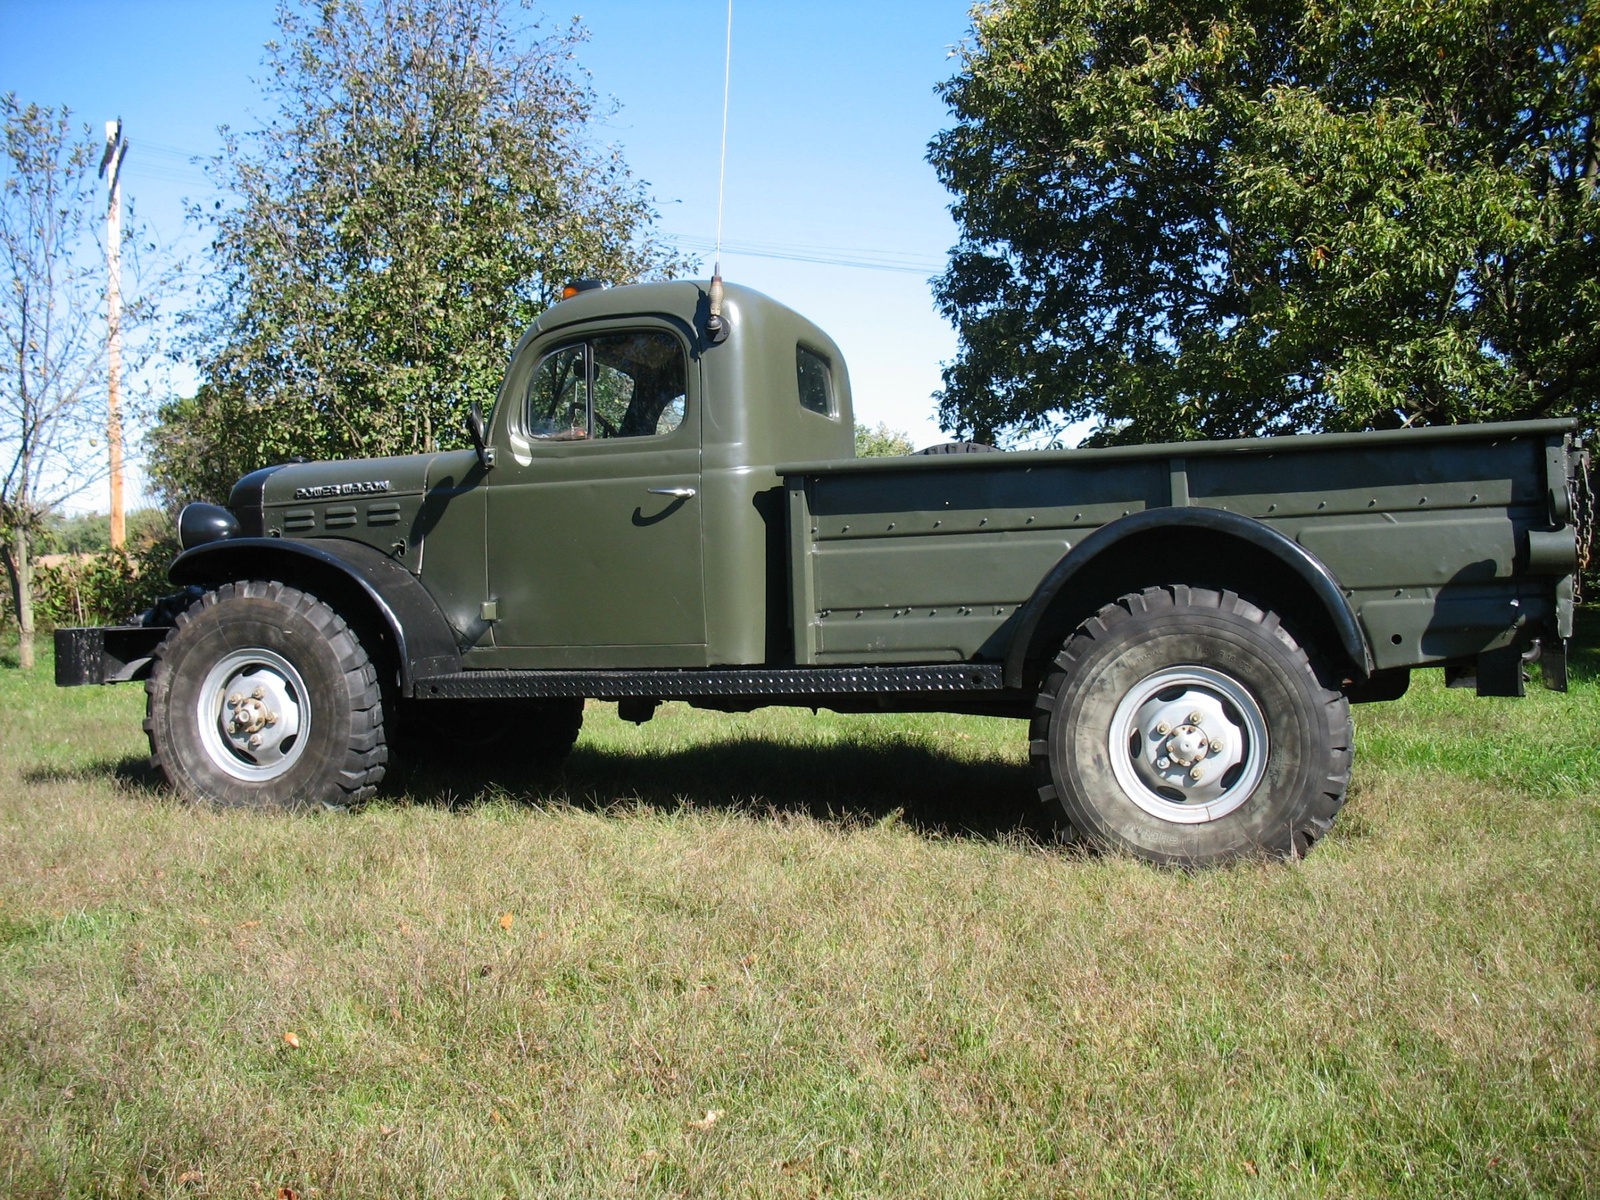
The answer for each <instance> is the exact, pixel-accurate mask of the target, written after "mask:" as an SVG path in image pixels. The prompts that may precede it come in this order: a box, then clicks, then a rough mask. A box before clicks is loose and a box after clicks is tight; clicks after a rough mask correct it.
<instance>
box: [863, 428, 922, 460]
mask: <svg viewBox="0 0 1600 1200" xmlns="http://www.w3.org/2000/svg"><path fill="white" fill-rule="evenodd" d="M915 452H916V447H915V446H913V445H912V444H911V435H910V434H908V433H902V432H901V431H900V430H898V429H890V428H889V427H888V426H887V425H886V424H884V423H883V422H882V421H879V422H878V423H877V424H876V425H872V426H868V425H857V426H856V457H857V458H898V457H899V456H900V455H902V454H913V453H915Z"/></svg>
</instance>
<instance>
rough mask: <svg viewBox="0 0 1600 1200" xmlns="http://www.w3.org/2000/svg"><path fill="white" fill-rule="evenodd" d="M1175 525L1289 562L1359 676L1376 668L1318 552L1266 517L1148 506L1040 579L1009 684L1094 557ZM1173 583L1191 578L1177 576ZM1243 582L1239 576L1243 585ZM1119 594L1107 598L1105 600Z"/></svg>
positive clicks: (1015, 648)
mask: <svg viewBox="0 0 1600 1200" xmlns="http://www.w3.org/2000/svg"><path fill="white" fill-rule="evenodd" d="M1173 529H1190V530H1195V529H1200V530H1205V531H1207V532H1209V533H1213V534H1220V535H1222V536H1224V537H1227V538H1230V539H1233V540H1234V541H1236V542H1238V543H1239V544H1241V545H1242V546H1245V547H1248V548H1250V549H1251V550H1252V551H1253V552H1255V553H1257V554H1265V555H1269V556H1271V557H1272V558H1274V559H1276V560H1277V561H1278V562H1280V563H1281V564H1282V565H1283V566H1285V567H1287V568H1288V569H1289V570H1290V571H1291V572H1293V574H1294V575H1295V577H1296V578H1298V579H1299V581H1300V582H1301V583H1302V584H1303V585H1304V586H1305V588H1306V589H1307V590H1308V591H1309V592H1310V594H1311V595H1312V596H1314V597H1315V598H1316V601H1317V602H1318V603H1319V604H1320V605H1321V607H1322V609H1323V610H1324V612H1325V613H1326V614H1327V617H1328V620H1329V622H1330V623H1331V625H1332V627H1333V630H1334V632H1335V634H1336V635H1337V637H1338V640H1339V644H1340V648H1341V649H1342V650H1343V651H1344V654H1345V656H1346V657H1347V658H1348V659H1349V661H1350V665H1351V667H1352V669H1353V670H1354V671H1355V672H1356V674H1357V676H1358V677H1359V678H1361V679H1366V678H1368V677H1369V676H1370V675H1371V674H1372V671H1373V662H1372V648H1371V647H1370V646H1369V645H1368V644H1367V636H1366V633H1365V632H1364V631H1363V630H1362V628H1361V623H1360V621H1359V620H1357V618H1356V614H1355V612H1354V611H1353V610H1352V609H1351V607H1350V604H1349V601H1348V600H1347V599H1346V598H1345V594H1344V591H1343V589H1342V588H1340V586H1339V581H1338V580H1337V579H1335V578H1334V576H1333V572H1331V571H1330V570H1328V568H1327V566H1326V565H1325V564H1324V563H1323V562H1322V560H1321V559H1319V558H1317V556H1316V555H1314V554H1312V553H1311V552H1310V551H1309V550H1307V549H1306V548H1305V547H1304V546H1302V545H1300V544H1299V543H1298V542H1296V541H1294V540H1293V539H1291V538H1288V537H1285V536H1284V535H1283V534H1282V533H1280V532H1278V530H1276V529H1274V528H1272V526H1270V525H1267V524H1265V523H1264V522H1261V521H1257V520H1254V519H1252V518H1250V517H1245V516H1241V515H1239V514H1238V513H1231V512H1227V511H1225V510H1223V509H1217V508H1198V507H1175V508H1149V509H1145V510H1144V511H1143V512H1136V513H1132V514H1131V515H1129V516H1126V517H1122V518H1119V519H1118V520H1115V521H1112V522H1111V523H1110V524H1108V525H1102V526H1101V527H1100V528H1099V529H1097V530H1095V531H1094V532H1093V533H1091V534H1090V535H1089V536H1088V537H1086V538H1084V539H1083V541H1081V542H1079V543H1078V544H1077V545H1076V546H1074V547H1073V548H1072V549H1071V550H1070V551H1069V552H1068V553H1067V554H1066V556H1065V557H1064V558H1062V559H1061V561H1060V562H1058V563H1057V564H1056V565H1055V566H1054V567H1053V568H1052V569H1051V570H1050V572H1049V574H1047V575H1046V576H1045V577H1044V579H1043V580H1042V581H1041V582H1040V584H1039V586H1038V587H1037V588H1036V589H1035V590H1034V593H1033V596H1032V597H1031V598H1030V599H1029V600H1028V602H1027V603H1026V604H1025V605H1023V607H1022V611H1021V613H1020V614H1019V616H1018V621H1017V630H1016V634H1015V636H1014V637H1013V638H1012V640H1011V645H1010V647H1009V648H1008V649H1007V651H1006V662H1005V676H1004V678H1005V683H1006V686H1007V687H1013V688H1015V687H1021V686H1022V683H1023V675H1024V672H1025V664H1026V663H1027V661H1028V659H1029V657H1030V656H1033V655H1034V654H1035V652H1036V650H1037V649H1038V648H1037V647H1036V646H1035V645H1034V643H1035V641H1036V640H1037V638H1038V637H1039V634H1040V626H1041V625H1042V623H1043V622H1044V620H1045V618H1046V617H1047V616H1048V614H1049V613H1050V610H1051V609H1052V608H1053V607H1054V605H1055V604H1056V602H1057V600H1058V599H1060V598H1061V597H1062V594H1063V592H1064V590H1065V589H1066V587H1067V586H1068V584H1070V583H1071V582H1072V581H1073V580H1074V579H1075V578H1077V577H1078V576H1079V575H1080V573H1082V572H1084V571H1086V570H1088V571H1090V572H1091V574H1092V568H1093V565H1094V563H1095V560H1096V559H1098V558H1100V557H1101V556H1102V555H1104V554H1106V553H1108V552H1109V551H1111V550H1113V549H1115V548H1116V547H1119V546H1121V547H1124V548H1126V546H1127V543H1128V542H1129V541H1130V540H1131V539H1135V538H1140V537H1147V536H1151V535H1157V534H1160V533H1162V532H1164V531H1168V530H1173ZM1170 582H1172V583H1184V582H1188V581H1186V580H1183V579H1173V580H1171V581H1170ZM1243 582H1244V581H1242V580H1241V581H1240V583H1241V584H1243ZM1111 599H1115V597H1107V600H1111Z"/></svg>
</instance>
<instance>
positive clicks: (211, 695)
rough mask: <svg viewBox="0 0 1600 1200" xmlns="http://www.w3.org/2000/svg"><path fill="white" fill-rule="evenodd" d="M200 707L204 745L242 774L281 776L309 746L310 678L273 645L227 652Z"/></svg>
mask: <svg viewBox="0 0 1600 1200" xmlns="http://www.w3.org/2000/svg"><path fill="white" fill-rule="evenodd" d="M198 706H199V708H198V712H197V713H196V716H197V719H198V724H199V728H200V741H201V745H202V746H203V747H204V749H205V751H206V754H207V756H208V757H209V758H210V759H211V761H212V762H213V763H215V764H216V765H217V766H218V767H220V768H221V769H222V770H223V771H226V772H227V773H228V774H229V775H232V776H234V777H235V778H236V779H245V780H252V781H260V780H267V779H275V778H277V777H278V776H279V775H282V774H283V773H284V772H285V771H287V770H288V769H289V768H290V767H291V766H293V765H294V763H295V761H296V760H297V759H298V758H299V757H300V753H301V751H302V750H304V748H305V744H306V738H305V734H306V733H307V732H308V731H309V727H310V719H311V710H310V706H309V703H308V697H307V689H306V685H305V681H304V680H303V679H302V678H301V677H300V672H299V671H298V670H296V669H295V667H294V664H292V663H290V662H289V661H288V660H287V659H285V658H284V657H283V656H282V655H279V654H276V653H274V652H272V651H270V650H262V649H252V650H238V651H234V652H233V653H231V654H229V655H227V656H226V657H224V658H223V659H222V660H221V661H219V662H218V663H217V664H216V666H214V667H212V668H211V670H210V671H209V672H208V673H207V675H206V679H205V683H204V684H203V685H202V687H201V689H200V696H199V700H198Z"/></svg>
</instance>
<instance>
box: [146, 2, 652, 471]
mask: <svg viewBox="0 0 1600 1200" xmlns="http://www.w3.org/2000/svg"><path fill="white" fill-rule="evenodd" d="M278 23H279V28H280V32H281V36H280V38H279V39H278V40H277V41H275V42H272V43H269V44H268V46H267V60H266V66H267V76H266V84H265V91H266V97H267V100H268V102H269V105H270V106H271V108H272V110H273V111H274V114H275V115H274V117H273V119H272V120H271V121H270V122H269V123H268V124H267V125H266V127H265V128H262V129H259V130H257V131H255V132H252V133H249V134H245V135H242V136H236V135H234V134H232V133H230V132H228V131H224V132H225V134H226V142H225V149H224V151H223V153H222V154H221V155H220V156H219V157H218V158H217V159H216V160H215V161H214V162H213V164H212V169H213V176H214V179H215V181H216V182H217V183H218V184H219V185H220V186H221V187H222V188H223V190H224V191H225V192H227V193H229V194H231V195H233V196H235V197H237V203H236V204H234V205H232V206H231V207H230V206H223V207H221V208H220V209H216V210H213V212H212V213H210V214H201V215H202V216H204V217H205V219H206V220H208V221H209V222H210V224H211V227H212V232H213V238H212V241H211V257H212V259H213V262H214V268H213V271H212V274H211V279H212V282H213V285H214V293H213V298H212V303H211V304H210V305H209V307H208V308H207V309H206V310H205V311H204V312H203V314H201V316H200V318H199V320H198V322H197V326H196V332H197V346H198V352H197V358H198V362H199V366H200V369H201V370H200V373H201V377H202V381H203V386H202V387H201V388H200V390H199V392H198V394H197V395H196V396H194V397H192V398H187V399H184V400H182V401H175V402H173V403H172V404H170V405H168V406H167V408H166V409H165V410H164V411H163V413H162V415H161V420H160V423H159V425H158V428H157V432H156V434H155V436H154V438H153V439H152V442H151V455H152V460H153V461H152V473H153V475H154V476H155V477H156V478H157V480H158V482H159V486H160V487H161V488H162V490H163V491H164V492H165V493H166V497H167V499H168V500H169V501H170V500H172V499H174V498H182V497H185V496H193V495H200V494H211V495H213V496H214V495H215V494H216V492H217V490H218V482H219V481H230V480H232V479H233V478H235V477H237V476H238V475H240V474H242V473H244V472H245V471H248V470H252V469H254V468H256V467H258V466H261V465H263V464H266V463H271V462H281V461H283V460H284V459H286V458H290V457H293V456H295V455H307V456H311V457H324V458H327V457H349V456H360V455H379V454H395V453H408V452H413V451H420V450H425V449H431V448H435V447H442V446H449V445H459V444H461V442H462V440H463V438H464V435H463V433H462V429H461V426H462V420H463V417H464V415H465V413H466V410H467V406H468V405H469V404H470V403H471V401H473V400H479V401H481V402H484V403H485V404H487V403H488V402H490V401H492V400H493V398H494V394H495V389H496V386H497V384H498V382H499V378H500V375H501V372H502V370H503V367H504V364H505V361H506V358H507V356H508V354H509V352H510V350H511V348H512V347H513V346H514V345H515V343H516V340H517V339H518V337H520V335H521V334H522V332H523V331H524V330H525V329H526V327H527V326H528V324H529V323H530V322H531V321H532V320H533V318H534V317H535V316H536V315H537V314H538V312H539V311H540V310H541V309H542V308H543V307H544V306H546V305H548V304H549V303H550V302H551V301H552V300H554V299H556V298H557V297H558V295H559V290H560V288H561V287H562V285H563V284H564V283H565V282H566V281H568V280H569V279H572V278H574V277H582V276H594V277H599V278H603V279H606V280H609V281H612V282H622V281H626V280H631V279H635V278H638V277H640V276H642V275H649V274H660V273H670V272H672V271H673V270H675V269H676V267H677V265H678V264H677V263H676V262H675V261H674V260H673V258H672V257H671V256H670V255H669V254H668V253H667V252H666V251H665V250H664V248H663V247H662V246H661V245H660V244H659V243H658V242H657V241H656V240H655V239H654V238H653V237H652V235H651V232H650V231H651V229H652V227H653V222H654V219H655V213H654V212H653V210H652V208H651V205H650V202H649V198H648V196H647V195H646V193H645V190H644V187H643V185H642V184H640V183H638V182H637V181H636V180H634V179H633V177H632V176H631V174H630V173H629V171H628V168H627V166H626V165H625V164H624V163H623V161H622V159H621V158H620V157H619V156H618V155H617V154H616V153H614V152H612V151H611V150H609V149H607V148H605V147H604V146H602V145H599V144H597V143H596V142H595V141H594V140H593V138H592V135H591V130H592V126H593V124H594V121H595V119H596V116H597V114H598V115H603V114H602V113H599V110H598V102H597V100H596V97H595V95H594V93H593V91H592V89H591V88H590V87H589V85H588V83H587V77H586V76H585V75H584V74H583V73H582V71H581V70H580V69H579V68H578V67H577V65H576V64H575V61H574V52H575V50H576V47H577V45H578V44H579V43H580V41H581V40H582V38H583V32H582V30H581V28H580V27H579V26H578V25H577V24H576V22H574V23H573V24H572V25H571V26H568V27H566V28H564V29H562V30H560V31H558V32H554V33H547V32H543V31H541V30H540V28H539V27H538V26H537V25H536V26H534V27H533V28H531V29H527V30H522V29H516V28H513V27H512V25H511V24H510V21H509V19H508V14H507V8H506V5H505V4H503V3H502V2H501V0H321V2H320V3H317V4H314V5H312V6H310V7H309V9H305V8H296V7H291V6H289V5H285V6H284V7H283V8H281V9H280V12H279V18H278Z"/></svg>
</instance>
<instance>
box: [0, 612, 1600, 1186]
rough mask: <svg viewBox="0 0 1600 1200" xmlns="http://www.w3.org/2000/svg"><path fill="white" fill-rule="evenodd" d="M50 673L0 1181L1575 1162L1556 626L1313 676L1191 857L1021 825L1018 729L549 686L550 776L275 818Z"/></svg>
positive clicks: (1572, 892) (1211, 1172)
mask: <svg viewBox="0 0 1600 1200" xmlns="http://www.w3.org/2000/svg"><path fill="white" fill-rule="evenodd" d="M1585 616H1586V617H1587V618H1588V621H1589V626H1590V629H1591V632H1593V631H1594V626H1595V625H1596V623H1597V622H1600V614H1597V613H1594V612H1589V613H1586V614H1585ZM50 679H51V676H50V666H49V662H48V659H46V660H45V662H44V663H43V664H42V665H41V667H40V668H39V670H38V671H36V672H35V673H34V674H33V675H32V676H31V677H25V676H24V675H23V674H22V673H21V672H20V671H18V670H16V669H14V667H12V666H10V665H9V664H7V665H0V1194H4V1195H7V1196H51V1197H55V1196H182V1197H201V1196H215V1197H254V1196H264V1197H268V1198H269V1200H270V1198H273V1197H280V1196H289V1195H291V1194H292V1195H294V1196H296V1197H298V1198H301V1200H304V1198H306V1197H310V1196H320V1197H345V1196H373V1197H378V1196H387V1197H401V1196H451V1197H454V1196H486V1197H487V1196H541V1197H543V1196H570V1197H608V1196H629V1197H633V1196H644V1197H650V1196H695V1197H699V1196H741V1197H743V1196H757V1197H766V1196H772V1197H790V1196H792V1197H811V1196H832V1197H849V1196H859V1197H877V1196H963V1197H964V1196H973V1197H978V1196H992V1197H997V1198H999V1197H1005V1198H1008V1200H1009V1198H1012V1197H1027V1196H1052V1197H1054V1196H1130V1195H1150V1196H1184V1197H1212V1196H1214V1197H1230V1198H1231V1197H1241V1196H1245V1197H1248V1196H1263V1197H1267V1196H1271V1197H1279V1196H1330V1197H1351V1196H1385V1197H1387V1196H1406V1197H1417V1198H1419V1200H1422V1198H1427V1200H1432V1198H1433V1197H1439V1196H1482V1197H1506V1196H1581V1195H1589V1194H1594V1193H1595V1192H1596V1191H1600V1183H1597V1182H1596V1181H1600V1042H1597V1037H1600V865H1597V862H1600V859H1597V853H1596V852H1597V849H1600V651H1597V650H1596V640H1595V639H1594V637H1592V636H1591V638H1590V640H1589V642H1588V644H1587V648H1586V649H1585V650H1584V651H1583V652H1582V653H1580V655H1579V656H1578V657H1577V659H1576V660H1575V663H1574V688H1573V691H1572V692H1571V693H1570V694H1568V695H1556V694H1553V693H1549V692H1544V691H1542V690H1533V691H1531V692H1530V695H1529V696H1528V698H1527V699H1526V700H1521V701H1515V700H1489V699H1486V700H1479V699H1477V698H1475V697H1474V696H1472V695H1471V694H1470V693H1461V692H1447V691H1446V690H1444V688H1443V687H1442V686H1441V684H1440V682H1439V680H1438V673H1437V672H1433V673H1429V674H1426V675H1419V676H1418V677H1417V682H1416V684H1415V685H1414V687H1413V691H1412V694H1411V695H1410V696H1408V697H1407V698H1406V699H1405V700H1403V701H1401V702H1398V703H1395V704H1390V705H1376V706H1369V707H1364V708H1360V709H1358V710H1357V730H1358V753H1357V763H1356V775H1355V781H1354V784H1353V786H1352V789H1351V795H1350V802H1349V804H1348V806H1347V808H1346V809H1345V812H1344V815H1343V816H1342V817H1341V818H1340V820H1339V821H1338V823H1337V824H1336V825H1335V827H1334V831H1333V833H1332V835H1331V836H1330V837H1329V838H1327V839H1326V840H1325V841H1324V842H1323V843H1322V844H1321V845H1320V846H1319V847H1318V849H1317V850H1316V852H1315V853H1314V854H1313V855H1312V856H1311V857H1310V858H1309V859H1307V860H1306V861H1305V862H1303V863H1299V864H1293V865H1246V866H1240V867H1235V868H1231V869H1226V870H1219V871H1211V872H1204V873H1185V872H1180V871H1164V870H1155V869H1151V868H1148V867H1144V866H1141V865H1138V864H1136V863H1133V862H1130V861H1126V860H1123V859H1118V858H1100V859H1096V858H1090V857H1085V856H1083V855H1080V854H1078V853H1076V852H1074V851H1071V850H1067V849H1063V848H1061V847H1058V846H1055V845H1053V844H1052V843H1051V842H1050V840H1049V839H1048V837H1046V836H1043V835H1041V834H1040V833H1039V832H1038V831H1039V830H1041V829H1042V828H1043V825H1042V823H1041V821H1040V820H1039V817H1038V815H1037V814H1036V813H1035V812H1034V811H1033V810H1032V808H1031V807H1030V804H1029V797H1030V776H1029V772H1028V769H1027V766H1026V745H1025V736H1026V735H1025V730H1024V727H1023V726H1022V725H1021V724H1020V723H1013V722H1004V721H998V720H988V719H978V718H956V717H943V716H914V717H903V716H881V717H871V718H867V717H842V716H831V715H828V714H826V713H824V714H822V715H820V716H813V715H812V714H811V713H809V712H805V711H800V712H793V711H787V710H772V711H768V712H763V713H758V714H754V715H751V716H748V717H730V716H720V715H715V714H708V713H699V712H695V711H693V710H691V709H689V708H687V707H686V706H684V705H681V704H670V705H667V706H665V707H664V708H663V709H662V710H661V712H660V714H659V715H658V716H657V718H656V720H655V721H654V722H653V723H651V724H649V725H646V726H644V727H642V728H638V729H635V728H634V727H633V726H631V725H626V724H624V723H621V722H619V721H618V720H617V719H616V717H615V714H614V710H613V709H612V707H611V706H608V705H599V704H591V705H590V707H589V712H588V716H587V724H586V727H585V730H584V734H583V737H582V739H581V741H580V742H579V745H578V749H577V751H576V752H575V754H574V755H573V757H572V759H571V760H570V761H569V763H568V764H567V766H566V767H565V768H564V769H563V770H562V771H561V773H560V774H558V775H555V776H546V777H538V776H532V777H517V776H515V775H512V776H501V777H494V776H491V775H490V774H488V773H485V772H483V771H482V770H481V769H480V770H476V771H474V770H465V769H454V770H451V769H445V768H440V767H432V768H428V769H423V768H419V767H411V768H402V769H399V770H396V771H394V772H392V774H391V786H388V787H387V788H386V790H385V792H384V794H383V795H382V796H381V797H380V799H379V801H378V802H377V803H375V804H373V805H371V806H370V807H369V808H368V809H366V810H365V811H364V812H363V813H361V814H359V815H356V816H353V817H339V818H334V817H313V818H278V817H258V816H252V815H249V814H243V813H219V812H210V811H195V810H191V809H188V808H186V807H183V806H181V805H179V804H177V803H175V802H174V801H173V800H172V799H171V798H170V797H169V796H168V795H167V794H165V793H164V792H163V791H162V790H161V789H160V788H159V787H157V786H156V783H155V781H154V780H153V779H152V778H151V776H150V774H149V773H148V770H147V769H146V767H145V766H144V757H143V756H144V745H143V735H142V734H141V733H140V729H139V722H140V719H141V717H142V714H143V702H144V697H143V693H142V691H141V690H140V689H138V688H137V687H115V688H99V689H88V688H80V689H74V690H70V691H58V690H56V689H55V688H54V687H52V686H51V683H50ZM285 1189H288V1190H285Z"/></svg>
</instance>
